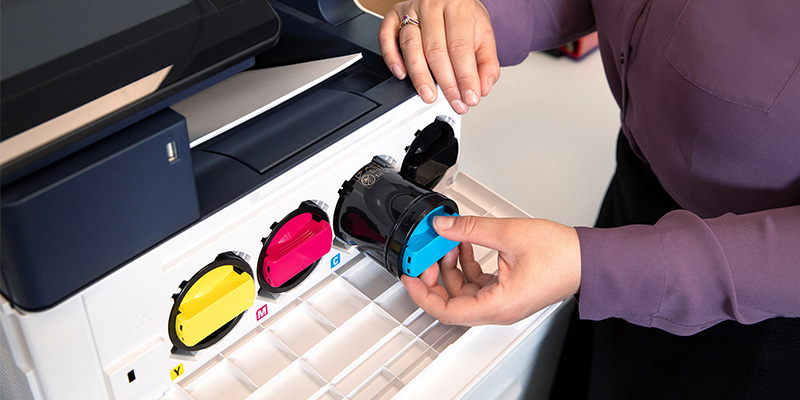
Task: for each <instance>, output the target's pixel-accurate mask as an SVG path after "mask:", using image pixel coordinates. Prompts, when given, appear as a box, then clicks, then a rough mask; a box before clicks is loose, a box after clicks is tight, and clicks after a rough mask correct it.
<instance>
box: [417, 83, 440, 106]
mask: <svg viewBox="0 0 800 400" xmlns="http://www.w3.org/2000/svg"><path fill="white" fill-rule="evenodd" d="M419 96H420V97H422V101H424V102H426V103H433V101H434V100H436V95H435V94H434V93H433V89H431V87H430V86H428V85H422V86H420V87H419Z"/></svg>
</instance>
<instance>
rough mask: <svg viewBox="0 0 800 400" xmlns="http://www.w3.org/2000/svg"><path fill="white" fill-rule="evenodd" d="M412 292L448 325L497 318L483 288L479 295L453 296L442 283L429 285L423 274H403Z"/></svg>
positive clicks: (495, 310) (494, 307)
mask: <svg viewBox="0 0 800 400" xmlns="http://www.w3.org/2000/svg"><path fill="white" fill-rule="evenodd" d="M401 280H402V282H403V285H404V286H405V287H406V290H407V291H408V294H409V296H410V297H411V299H412V300H413V301H414V303H416V304H417V305H418V306H420V308H422V309H423V310H425V312H427V313H428V314H431V315H432V316H433V317H434V318H436V319H438V320H439V321H440V322H442V323H443V324H445V325H464V326H473V325H480V324H486V323H491V322H494V321H495V319H496V318H495V316H496V312H497V307H496V305H494V304H492V299H493V298H496V297H492V296H488V295H485V292H479V293H478V294H477V295H475V296H459V297H452V298H451V297H449V296H448V295H447V292H446V291H445V290H444V288H443V287H442V286H439V285H437V286H436V287H433V288H428V287H426V286H425V284H424V283H423V282H422V281H421V280H420V279H419V278H412V277H410V276H408V275H403V276H402V278H401Z"/></svg>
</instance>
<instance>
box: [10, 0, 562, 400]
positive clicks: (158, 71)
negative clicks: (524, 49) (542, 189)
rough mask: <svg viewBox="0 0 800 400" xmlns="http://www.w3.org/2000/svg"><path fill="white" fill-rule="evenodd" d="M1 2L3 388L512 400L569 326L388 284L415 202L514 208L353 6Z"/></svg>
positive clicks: (412, 263) (428, 243) (422, 230)
mask: <svg viewBox="0 0 800 400" xmlns="http://www.w3.org/2000/svg"><path fill="white" fill-rule="evenodd" d="M1 4H2V14H0V17H1V18H2V21H1V24H0V27H1V29H2V52H3V53H2V57H0V60H2V68H1V69H0V73H2V87H1V88H0V89H2V108H1V111H2V131H1V132H0V133H1V134H2V143H0V162H2V164H0V166H1V168H0V174H1V176H0V178H1V179H0V183H1V184H2V186H0V203H1V204H0V207H1V208H0V225H1V226H0V228H1V230H0V235H1V236H0V240H1V241H2V248H1V251H0V293H2V298H0V324H1V329H0V355H1V357H0V373H1V374H2V385H0V398H3V399H6V398H8V399H65V398H66V399H69V398H74V399H134V398H136V399H139V398H152V399H156V398H165V399H219V398H225V399H235V398H253V399H256V398H281V399H295V398H297V399H306V398H315V399H323V398H325V399H327V398H333V399H342V398H348V399H349V398H353V399H362V398H363V399H367V398H370V399H371V398H390V397H398V398H415V399H416V398H459V397H471V398H486V397H487V396H491V397H498V396H501V395H506V396H511V397H513V396H514V394H515V393H517V392H519V390H521V389H520V388H521V387H522V385H523V383H524V382H525V381H526V380H527V377H528V373H529V371H530V370H531V368H533V367H532V364H531V362H532V358H533V356H532V354H534V353H537V352H538V351H539V350H540V349H541V348H543V346H544V345H543V343H545V338H546V337H547V334H548V333H549V332H551V331H552V330H553V329H557V328H559V327H563V326H564V321H563V320H562V319H559V318H554V317H552V316H553V315H555V314H557V313H554V311H556V309H557V308H558V307H559V306H560V305H553V306H551V307H548V308H547V309H545V310H542V311H541V312H540V313H537V314H536V315H534V316H532V317H530V318H528V319H526V320H524V321H521V322H520V323H518V324H515V325H513V326H510V327H497V326H488V327H477V328H466V327H459V326H446V325H443V324H441V323H439V322H438V321H436V320H435V319H434V318H432V317H431V316H430V315H428V314H426V313H425V312H423V311H422V310H420V309H419V308H418V307H417V306H416V305H415V304H414V303H413V302H412V301H411V300H410V298H409V297H408V294H407V293H406V292H405V289H404V288H403V286H402V284H401V283H400V282H399V280H398V277H399V276H400V275H401V274H403V273H406V274H409V275H417V274H419V272H421V271H422V270H423V269H424V268H425V267H426V266H427V265H428V264H430V263H432V262H435V260H436V259H437V258H438V257H440V256H441V255H442V254H444V253H446V252H447V251H448V250H449V249H451V248H452V247H454V246H455V245H456V244H455V243H452V242H449V241H446V240H443V238H440V237H438V236H436V234H435V232H433V231H432V229H431V228H430V223H431V218H432V217H433V216H434V215H454V214H455V213H460V214H462V215H485V216H499V217H510V216H520V217H521V216H525V215H526V214H525V213H524V212H522V211H521V210H519V209H518V208H516V207H515V206H513V205H511V204H509V203H508V202H507V201H505V200H504V199H502V198H501V197H500V196H498V195H497V194H495V193H494V192H492V191H491V190H489V189H487V188H486V187H484V186H483V185H481V184H480V183H479V182H476V181H475V180H474V179H472V178H471V177H470V176H469V175H467V174H465V173H463V172H460V171H458V166H457V155H458V139H459V137H460V123H461V121H460V118H459V117H458V116H457V115H455V114H454V113H453V112H452V110H450V108H449V107H448V105H447V104H446V102H444V101H440V102H438V103H436V104H433V105H426V104H424V103H423V102H422V101H420V100H419V98H418V97H416V96H415V93H414V90H413V87H411V85H410V84H409V83H408V82H407V81H398V80H396V79H394V78H393V77H392V75H391V73H390V72H389V71H388V70H387V69H386V67H385V65H384V64H383V61H382V59H381V56H380V52H379V48H378V45H377V38H376V32H377V29H378V26H379V24H380V19H379V18H378V17H376V16H375V15H372V14H371V13H370V12H368V11H365V10H363V9H362V8H360V6H358V5H357V4H356V3H352V2H349V1H344V0H341V1H312V0H302V1H292V2H283V1H277V0H275V1H270V2H267V1H264V0H170V1H163V0H161V1H147V2H133V3H132V2H123V1H116V0H115V1H106V2H101V3H97V4H94V3H92V4H85V2H80V1H53V0H43V1H38V2H12V1H7V2H6V1H4V2H3V3H1ZM331 60H333V61H331ZM331 62H335V63H338V65H339V67H337V68H335V69H333V70H331V71H329V73H327V74H317V75H319V76H318V77H317V78H315V79H313V82H312V81H309V82H307V83H306V84H304V85H301V87H298V88H292V89H279V86H282V85H283V84H285V83H286V81H287V80H288V79H280V80H279V83H265V82H266V81H265V78H264V77H265V76H267V75H269V74H273V76H274V73H275V71H281V73H284V74H286V73H287V71H288V75H285V76H288V77H296V76H297V75H300V71H301V70H308V69H310V70H314V69H315V68H318V66H320V65H325V66H326V67H325V68H327V66H328V65H330V63H331ZM323 63H324V64H323ZM309 79H310V78H309ZM281 90H285V93H283V92H280V91H281ZM278 92H280V95H275V93H278ZM265 94H269V96H268V95H265ZM270 96H272V97H270ZM440 98H443V96H440ZM254 104H255V105H254ZM248 107H249V108H248ZM476 256H477V258H479V259H480V260H481V262H482V264H483V265H484V269H485V270H487V271H496V269H497V260H496V257H497V255H496V253H495V252H493V251H491V250H489V249H484V248H477V249H476ZM561 307H562V309H563V308H564V307H565V306H561ZM559 329H560V328H559ZM541 365H542V364H541V363H540V364H539V366H541ZM545 367H546V366H545ZM537 368H538V367H537ZM547 373H548V371H546V370H545V371H543V372H542V374H544V375H547Z"/></svg>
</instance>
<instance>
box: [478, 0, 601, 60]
mask: <svg viewBox="0 0 800 400" xmlns="http://www.w3.org/2000/svg"><path fill="white" fill-rule="evenodd" d="M483 4H484V5H485V6H486V8H487V9H488V11H489V15H490V16H491V18H492V28H493V29H494V32H495V38H496V42H497V52H498V58H499V59H500V65H513V64H519V63H520V62H522V60H524V59H525V57H527V56H528V53H530V52H531V51H537V50H547V49H552V48H555V47H558V46H560V45H562V44H564V43H567V42H570V41H572V40H575V39H577V38H580V37H581V36H584V35H586V34H588V33H590V32H592V31H594V29H595V22H594V14H593V12H592V5H591V2H590V1H589V0H483Z"/></svg>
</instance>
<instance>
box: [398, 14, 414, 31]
mask: <svg viewBox="0 0 800 400" xmlns="http://www.w3.org/2000/svg"><path fill="white" fill-rule="evenodd" d="M406 25H414V26H416V27H419V21H417V20H415V19H414V18H411V17H409V16H408V14H406V15H404V16H403V18H402V19H401V20H400V29H403V27H404V26H406Z"/></svg>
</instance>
